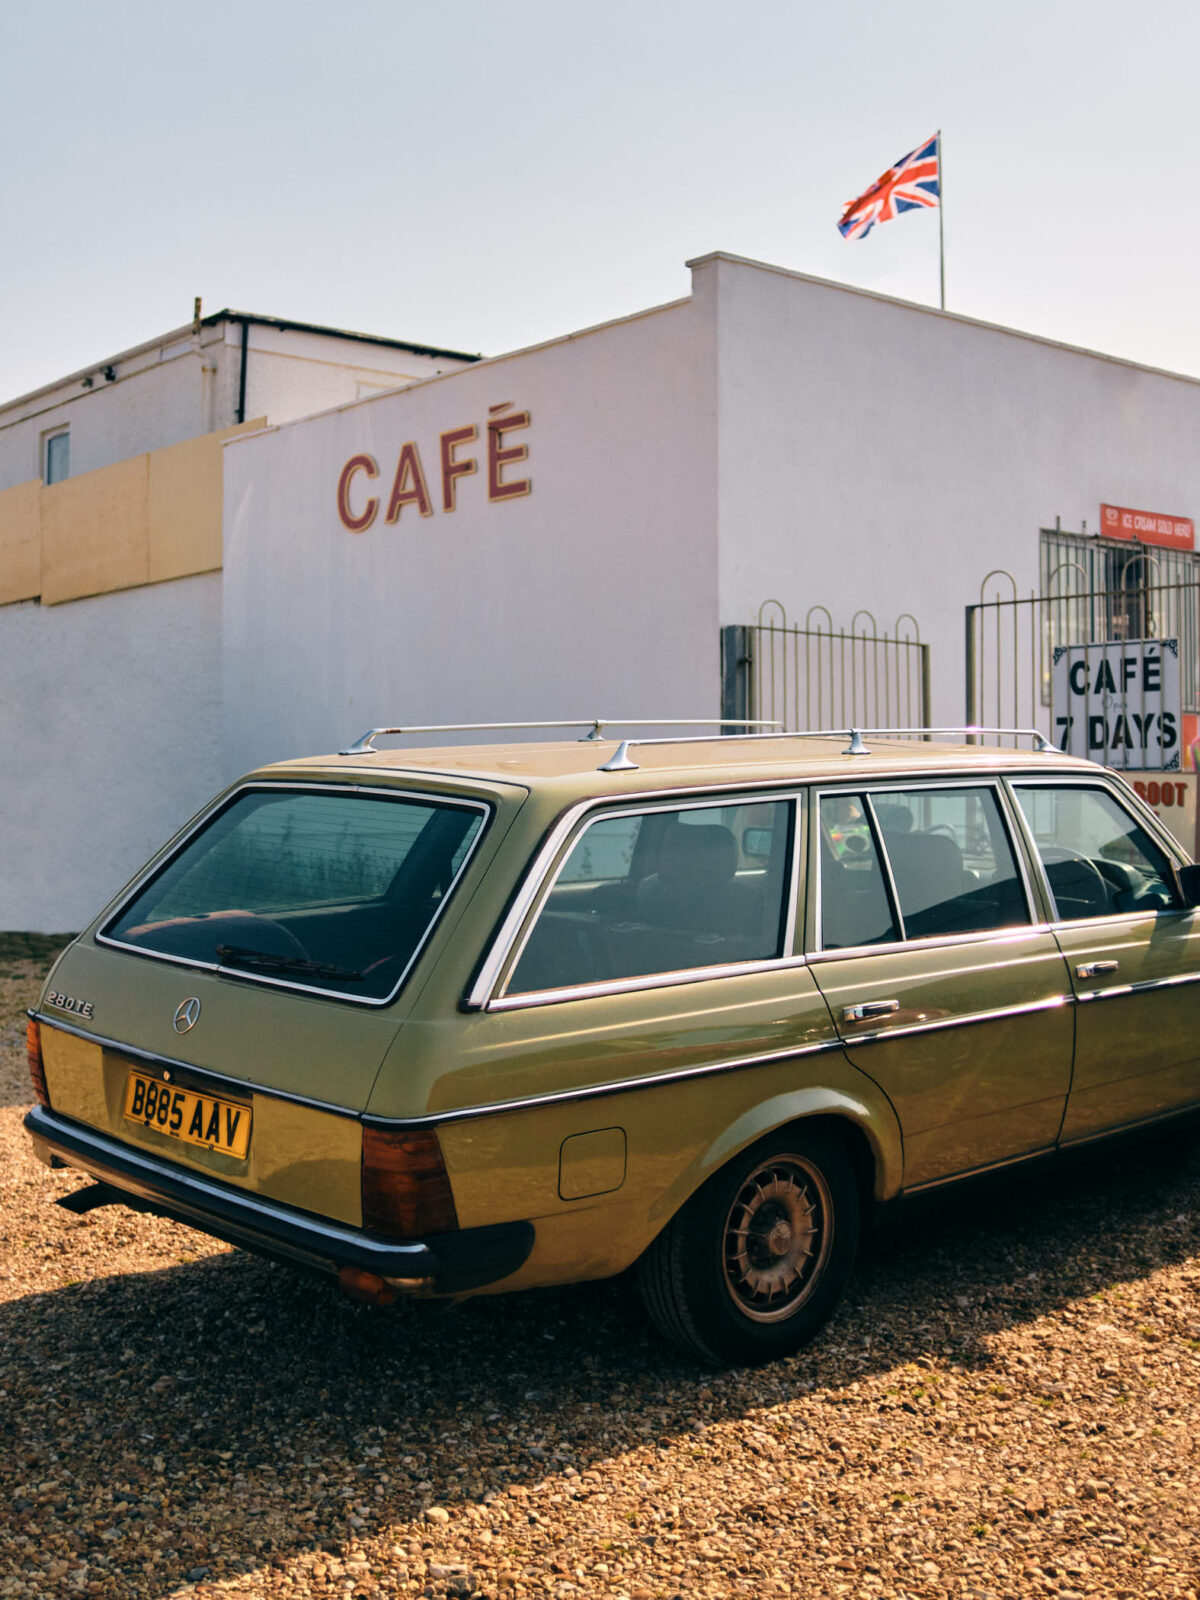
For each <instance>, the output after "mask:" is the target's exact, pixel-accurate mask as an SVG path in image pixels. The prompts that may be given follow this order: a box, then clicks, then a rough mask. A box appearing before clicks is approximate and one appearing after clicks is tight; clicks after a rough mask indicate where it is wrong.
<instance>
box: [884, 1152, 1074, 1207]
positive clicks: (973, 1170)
mask: <svg viewBox="0 0 1200 1600" xmlns="http://www.w3.org/2000/svg"><path fill="white" fill-rule="evenodd" d="M1057 1148H1058V1146H1057V1145H1052V1144H1044V1145H1039V1146H1038V1148H1037V1149H1036V1150H1026V1151H1025V1153H1024V1154H1023V1155H1019V1156H1006V1157H1005V1159H1004V1160H1003V1161H989V1162H988V1163H987V1164H986V1165H985V1166H982V1167H967V1168H966V1169H965V1171H963V1172H952V1173H950V1174H949V1175H948V1176H947V1177H945V1178H929V1179H927V1180H926V1182H924V1183H914V1184H913V1185H912V1187H911V1188H910V1189H902V1190H901V1191H900V1194H901V1197H902V1198H904V1199H907V1198H908V1196H909V1195H914V1194H927V1193H928V1192H929V1191H930V1190H931V1189H944V1188H945V1187H946V1186H947V1184H951V1183H959V1182H962V1181H965V1180H966V1179H967V1178H982V1177H984V1176H985V1175H986V1174H987V1173H989V1172H1003V1171H1004V1169H1005V1168H1006V1167H1020V1166H1024V1164H1025V1163H1026V1162H1027V1161H1042V1160H1044V1159H1045V1157H1046V1156H1052V1155H1053V1154H1054V1152H1055V1150H1056V1149H1057Z"/></svg>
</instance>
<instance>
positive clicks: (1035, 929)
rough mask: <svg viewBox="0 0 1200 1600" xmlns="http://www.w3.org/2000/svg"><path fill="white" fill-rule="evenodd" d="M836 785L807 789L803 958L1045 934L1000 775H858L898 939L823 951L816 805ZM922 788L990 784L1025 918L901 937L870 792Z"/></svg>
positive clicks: (896, 897)
mask: <svg viewBox="0 0 1200 1600" xmlns="http://www.w3.org/2000/svg"><path fill="white" fill-rule="evenodd" d="M840 787H842V786H841V785H839V786H838V787H835V788H828V787H826V780H824V779H822V780H821V783H820V784H819V785H817V784H814V785H813V788H812V805H813V813H814V821H813V834H814V838H815V840H816V841H817V842H816V843H815V844H814V847H813V853H815V856H816V859H815V860H814V861H813V862H812V863H811V866H812V872H813V875H814V877H815V882H816V888H815V891H814V897H813V898H814V905H815V918H814V922H813V948H812V950H811V951H810V952H809V958H808V959H809V960H810V961H811V962H817V961H820V960H832V959H834V958H837V957H842V956H849V955H868V954H870V955H874V954H875V953H876V952H878V951H884V950H900V949H905V950H923V949H931V948H934V947H936V946H938V945H944V944H973V943H976V942H978V941H980V940H985V939H987V940H991V939H997V938H1003V937H1004V936H1005V935H1012V936H1019V935H1023V934H1029V933H1044V932H1047V931H1048V930H1049V927H1050V924H1049V923H1047V922H1046V921H1045V919H1044V918H1043V917H1042V916H1041V915H1040V914H1039V909H1038V908H1037V907H1036V906H1035V905H1034V903H1033V894H1032V892H1031V885H1030V881H1029V875H1028V873H1027V871H1026V866H1025V860H1024V856H1025V852H1024V850H1022V849H1021V848H1020V845H1021V844H1023V843H1024V835H1023V834H1020V835H1018V834H1016V833H1014V826H1013V817H1012V815H1011V811H1010V807H1009V805H1008V803H1007V802H1008V799H1009V797H1008V796H1007V795H1006V794H1005V792H1004V779H1003V778H1002V777H1001V775H1000V774H998V773H992V774H990V775H988V776H983V775H979V776H977V777H974V778H963V777H952V778H948V779H945V780H943V779H941V778H937V777H933V778H924V779H922V778H920V777H919V776H913V777H901V778H884V779H882V780H880V781H879V782H878V783H869V782H868V783H864V782H863V781H862V778H861V776H860V777H859V779H858V782H857V784H856V786H855V792H856V793H858V794H861V795H862V797H863V799H864V800H865V801H866V802H867V807H868V812H867V815H868V819H869V822H868V825H869V827H870V828H871V831H872V837H873V838H874V840H875V847H876V850H877V851H878V852H879V855H880V862H881V865H882V867H883V870H884V872H885V874H886V879H885V881H886V884H887V886H888V890H889V893H890V894H891V895H892V897H893V898H892V907H893V915H894V917H895V919H896V922H897V925H898V926H899V928H900V930H901V937H900V938H899V939H889V940H887V942H886V943H880V944H859V945H847V946H845V947H843V948H840V949H832V950H826V949H825V947H824V945H823V944H822V943H821V889H822V882H821V860H820V847H819V838H820V827H821V809H820V808H821V801H822V800H823V799H824V798H825V796H826V795H827V794H833V795H836V794H837V792H838V788H840ZM924 789H990V790H991V791H992V794H993V796H994V798H995V800H996V810H997V813H998V814H999V817H1000V823H1001V826H1002V827H1003V828H1004V829H1005V836H1006V838H1007V839H1008V847H1009V849H1010V850H1011V851H1012V857H1013V863H1014V865H1015V866H1016V869H1017V875H1018V877H1019V879H1020V883H1021V888H1022V891H1023V893H1024V896H1025V913H1026V915H1027V916H1028V918H1029V921H1028V922H1018V923H1007V924H1005V925H1004V926H1002V927H999V928H981V929H975V930H972V931H971V932H970V933H946V934H940V933H939V934H932V935H930V936H929V937H928V938H924V939H908V938H906V937H904V919H903V915H902V913H901V910H900V896H899V894H898V893H897V891H896V886H895V881H894V879H893V877H892V867H891V862H890V860H889V859H888V855H887V846H886V844H885V842H884V839H883V830H882V829H881V828H880V827H879V823H878V819H877V817H876V815H875V807H874V805H873V804H872V803H871V797H872V795H876V794H885V793H892V794H896V793H901V794H909V793H914V792H916V791H917V790H924ZM1012 804H1013V805H1014V806H1015V805H1016V802H1015V801H1013V802H1012ZM1019 809H1020V808H1019V807H1017V810H1018V811H1019ZM1049 903H1050V904H1053V901H1052V900H1051V901H1050V902H1049Z"/></svg>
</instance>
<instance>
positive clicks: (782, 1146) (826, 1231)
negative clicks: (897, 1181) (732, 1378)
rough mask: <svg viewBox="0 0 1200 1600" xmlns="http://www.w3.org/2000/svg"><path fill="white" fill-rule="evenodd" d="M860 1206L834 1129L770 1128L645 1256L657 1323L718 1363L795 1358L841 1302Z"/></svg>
mask: <svg viewBox="0 0 1200 1600" xmlns="http://www.w3.org/2000/svg"><path fill="white" fill-rule="evenodd" d="M859 1211H860V1208H859V1198H858V1183H857V1181H856V1178H855V1174H854V1168H853V1166H852V1165H851V1162H850V1157H849V1154H848V1153H847V1150H846V1147H845V1145H844V1144H843V1142H842V1140H841V1139H840V1138H838V1137H837V1135H836V1134H835V1133H831V1132H828V1131H825V1130H822V1129H815V1130H812V1131H805V1130H804V1129H803V1128H795V1129H791V1130H787V1129H784V1130H781V1131H780V1132H778V1133H773V1134H770V1135H769V1136H768V1137H767V1138H765V1139H762V1140H760V1141H759V1142H758V1143H757V1144H755V1145H752V1146H751V1147H750V1148H749V1149H748V1150H743V1151H742V1152H741V1154H740V1155H739V1156H738V1157H737V1158H736V1159H735V1160H733V1161H731V1162H730V1163H729V1164H728V1166H726V1167H723V1168H722V1169H721V1171H720V1172H718V1173H717V1174H715V1176H714V1177H712V1178H710V1179H709V1181H708V1182H707V1183H706V1184H705V1185H704V1187H703V1188H702V1189H700V1190H699V1192H698V1193H697V1194H695V1195H694V1196H693V1197H692V1199H691V1200H690V1201H689V1202H688V1204H687V1205H686V1206H684V1207H683V1209H682V1210H681V1211H680V1212H678V1214H677V1215H676V1216H675V1217H674V1218H673V1219H672V1221H671V1222H670V1223H669V1224H668V1225H667V1227H666V1228H665V1229H664V1230H663V1232H662V1233H661V1234H659V1236H658V1238H657V1239H656V1240H655V1241H654V1243H653V1244H652V1245H651V1246H650V1248H649V1250H648V1251H647V1252H646V1254H645V1256H643V1258H642V1264H641V1289H642V1295H643V1298H644V1299H645V1302H646V1306H647V1309H648V1310H649V1312H650V1316H651V1318H652V1319H653V1321H654V1323H655V1324H656V1326H657V1327H658V1328H659V1330H660V1331H661V1332H662V1333H664V1334H665V1335H666V1336H667V1338H668V1339H670V1340H672V1341H673V1343H675V1344H677V1345H678V1346H679V1347H680V1348H681V1349H683V1350H686V1351H688V1352H689V1353H690V1354H692V1355H696V1356H699V1357H700V1358H701V1359H702V1360H704V1361H707V1362H711V1363H713V1364H716V1365H726V1364H729V1363H734V1364H741V1363H754V1362H760V1361H771V1360H774V1359H776V1358H777V1357H779V1356H783V1355H788V1354H790V1353H791V1352H792V1351H793V1350H796V1349H798V1348H799V1347H800V1346H801V1345H802V1344H804V1343H805V1342H806V1341H807V1340H808V1339H811V1338H812V1336H813V1334H814V1333H816V1331H817V1330H818V1329H819V1328H820V1327H821V1325H822V1324H823V1323H824V1322H825V1321H826V1319H827V1318H828V1317H829V1314H830V1312H831V1311H832V1310H833V1308H834V1306H835V1305H836V1304H837V1302H838V1300H839V1299H840V1298H841V1294H842V1290H843V1289H844V1288H845V1285H846V1280H847V1278H848V1277H849V1275H850V1269H851V1267H852V1266H853V1264H854V1255H855V1251H856V1249H857V1247H858V1236H859V1226H860V1221H859Z"/></svg>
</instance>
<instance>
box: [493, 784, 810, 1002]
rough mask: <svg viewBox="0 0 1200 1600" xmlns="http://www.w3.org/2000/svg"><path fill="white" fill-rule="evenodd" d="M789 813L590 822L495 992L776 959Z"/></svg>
mask: <svg viewBox="0 0 1200 1600" xmlns="http://www.w3.org/2000/svg"><path fill="white" fill-rule="evenodd" d="M792 809H793V808H792V802H791V801H788V800H775V801H767V802H755V803H751V804H746V805H717V806H696V807H689V808H687V809H683V810H680V809H675V810H654V811H640V812H630V813H624V814H620V815H616V816H607V817H599V818H597V819H596V820H595V821H593V822H591V823H589V824H588V825H586V826H585V827H584V828H583V830H582V832H581V833H580V834H579V836H578V837H577V839H576V840H575V842H574V844H573V845H572V846H571V848H570V850H569V852H568V854H567V857H566V859H565V860H564V862H563V864H562V866H561V868H560V870H559V872H558V873H557V875H556V877H555V880H554V884H553V886H552V888H551V889H550V892H549V894H548V895H547V896H546V898H545V900H544V902H543V903H542V906H541V908H540V910H539V911H538V913H537V917H536V921H535V922H534V925H533V928H532V930H531V932H530V934H529V937H528V939H527V941H526V943H525V945H524V948H523V949H522V951H521V953H520V955H519V957H518V959H517V964H516V967H515V969H514V971H513V974H512V977H511V979H510V981H509V983H508V986H507V990H506V992H507V993H508V994H510V995H513V994H531V993H537V992H540V991H542V990H546V989H561V988H566V987H574V986H576V985H580V984H590V983H606V982H612V981H614V980H619V979H622V978H635V977H645V976H650V975H653V974H658V973H664V974H666V973H672V972H681V971H686V970H688V969H691V968H698V967H711V966H718V965H725V964H728V963H731V962H744V961H765V960H772V959H774V958H776V957H778V956H781V955H782V954H783V938H784V924H785V912H786V901H787V887H788V881H789V876H790V874H789V871H788V867H789V864H790V859H791V843H790V841H791V827H792Z"/></svg>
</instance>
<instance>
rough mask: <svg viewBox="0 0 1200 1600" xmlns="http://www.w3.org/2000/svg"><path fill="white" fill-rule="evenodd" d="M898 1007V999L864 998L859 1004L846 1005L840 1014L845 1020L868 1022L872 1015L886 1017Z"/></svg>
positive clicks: (897, 1009)
mask: <svg viewBox="0 0 1200 1600" xmlns="http://www.w3.org/2000/svg"><path fill="white" fill-rule="evenodd" d="M899 1009H900V1002H899V1000H864V1001H862V1003H861V1004H860V1005H856V1006H847V1007H846V1009H845V1010H844V1011H843V1012H842V1016H843V1017H844V1018H845V1020H846V1021H847V1022H869V1021H870V1019H871V1018H872V1017H887V1016H890V1015H891V1013H892V1012H893V1011H899Z"/></svg>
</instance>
